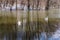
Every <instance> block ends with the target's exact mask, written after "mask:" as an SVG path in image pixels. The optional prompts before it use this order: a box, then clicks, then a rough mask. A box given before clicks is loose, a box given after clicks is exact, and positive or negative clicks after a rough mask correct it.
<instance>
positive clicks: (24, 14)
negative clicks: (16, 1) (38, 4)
mask: <svg viewBox="0 0 60 40" xmlns="http://www.w3.org/2000/svg"><path fill="white" fill-rule="evenodd" d="M59 10H60V9H53V10H49V11H37V10H34V11H33V10H31V11H22V10H17V11H15V10H13V11H6V10H5V11H2V10H1V11H0V39H1V40H60V31H59V30H60V28H59V27H60V11H59ZM10 27H11V28H10ZM5 28H6V29H5ZM7 30H8V31H7ZM2 31H3V32H2ZM1 33H3V34H2V35H1ZM49 33H50V34H49Z"/></svg>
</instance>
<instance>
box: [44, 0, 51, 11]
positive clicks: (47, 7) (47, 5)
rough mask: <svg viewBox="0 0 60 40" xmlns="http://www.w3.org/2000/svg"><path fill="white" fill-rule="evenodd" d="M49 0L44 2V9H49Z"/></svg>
mask: <svg viewBox="0 0 60 40" xmlns="http://www.w3.org/2000/svg"><path fill="white" fill-rule="evenodd" d="M49 1H50V0H47V2H46V7H45V10H49Z"/></svg>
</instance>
